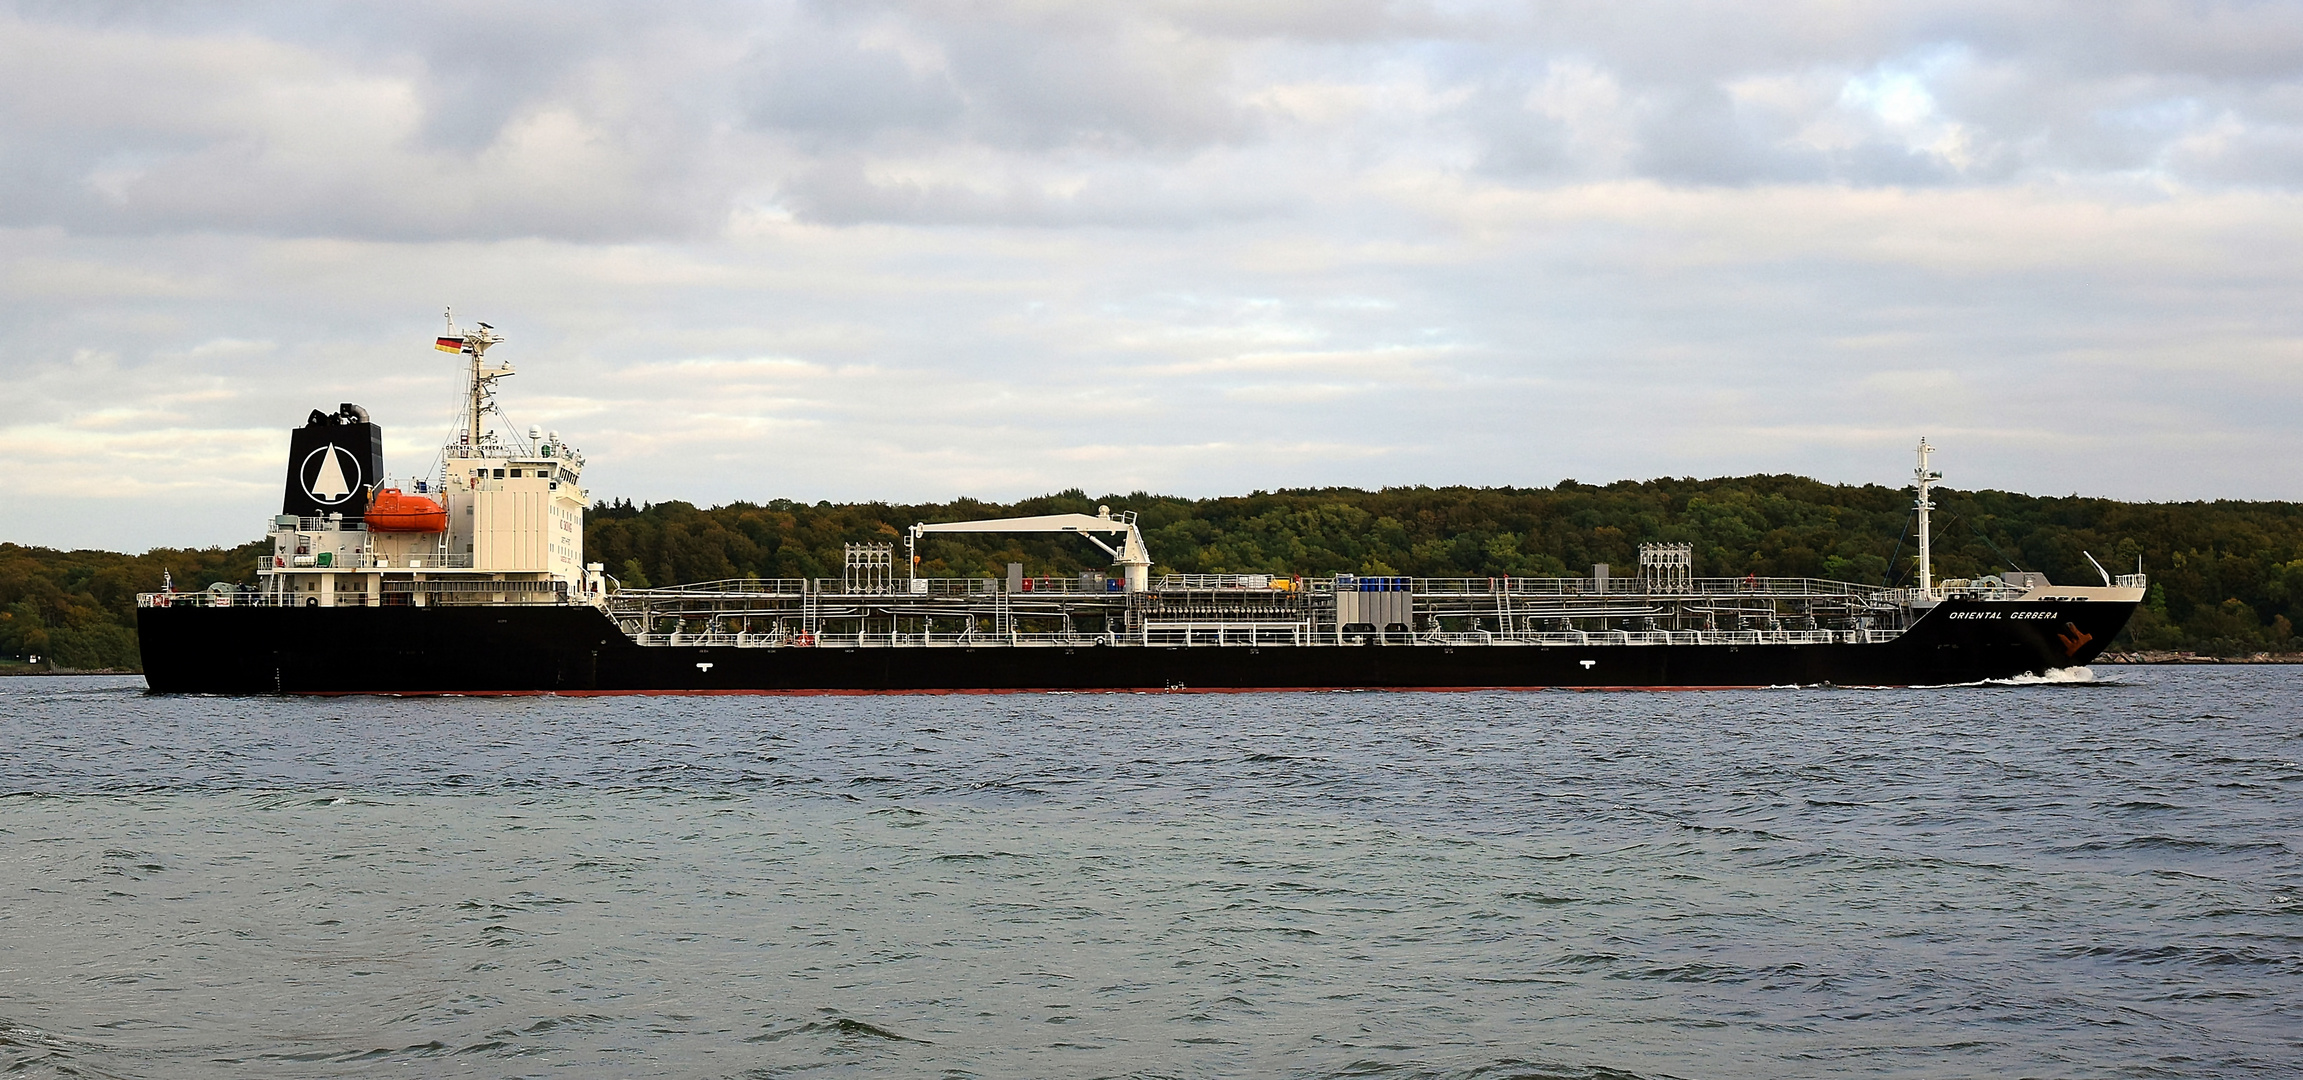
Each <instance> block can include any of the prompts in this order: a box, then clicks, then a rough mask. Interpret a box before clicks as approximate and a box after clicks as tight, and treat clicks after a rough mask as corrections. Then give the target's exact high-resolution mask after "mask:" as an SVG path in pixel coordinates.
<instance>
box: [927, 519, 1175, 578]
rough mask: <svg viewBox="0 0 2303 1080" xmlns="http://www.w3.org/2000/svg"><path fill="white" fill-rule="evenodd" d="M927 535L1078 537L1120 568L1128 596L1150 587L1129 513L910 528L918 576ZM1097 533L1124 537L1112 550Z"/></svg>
mask: <svg viewBox="0 0 2303 1080" xmlns="http://www.w3.org/2000/svg"><path fill="white" fill-rule="evenodd" d="M927 533H1078V534H1079V535H1080V536H1082V537H1084V538H1086V540H1087V542H1088V543H1091V544H1094V545H1095V546H1097V547H1099V548H1102V549H1103V550H1104V554H1106V555H1110V556H1111V557H1112V565H1113V566H1116V567H1119V568H1120V578H1121V580H1123V581H1125V582H1126V583H1127V584H1126V586H1125V588H1126V589H1127V591H1129V592H1142V591H1144V590H1145V589H1146V588H1148V587H1150V584H1151V564H1152V561H1151V553H1150V552H1149V551H1147V550H1146V549H1145V548H1144V536H1143V532H1142V530H1140V529H1137V528H1136V515H1135V511H1133V510H1123V511H1121V512H1120V513H1119V514H1118V515H1117V516H1114V515H1113V514H1112V508H1111V507H1108V506H1099V507H1096V513H1095V516H1094V517H1089V516H1088V515H1086V514H1046V515H1043V516H1040V517H1019V518H991V519H989V520H985V521H942V522H937V523H935V524H933V525H926V524H921V525H914V526H912V531H911V534H910V535H909V536H907V537H905V538H904V539H905V546H906V548H907V549H909V550H907V551H906V554H907V555H909V556H911V558H910V559H908V560H907V562H908V563H909V564H910V565H911V566H912V567H913V571H912V572H913V574H915V575H916V574H917V573H918V565H919V557H918V546H919V539H920V537H921V536H923V535H925V534H927ZM1097 533H1124V534H1126V535H1124V536H1123V537H1122V538H1121V539H1120V541H1119V546H1117V547H1114V546H1112V545H1111V544H1107V543H1105V542H1103V541H1102V540H1100V539H1097V538H1096V535H1095V534H1097Z"/></svg>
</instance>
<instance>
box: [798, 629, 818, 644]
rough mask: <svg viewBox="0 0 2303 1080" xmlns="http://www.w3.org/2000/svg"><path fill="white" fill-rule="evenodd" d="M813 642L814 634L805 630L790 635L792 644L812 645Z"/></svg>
mask: <svg viewBox="0 0 2303 1080" xmlns="http://www.w3.org/2000/svg"><path fill="white" fill-rule="evenodd" d="M815 643H816V635H814V634H810V633H807V632H806V631H802V632H800V633H798V634H794V635H792V644H794V645H813V644H815Z"/></svg>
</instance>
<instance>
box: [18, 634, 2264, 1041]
mask: <svg viewBox="0 0 2303 1080" xmlns="http://www.w3.org/2000/svg"><path fill="white" fill-rule="evenodd" d="M2299 680H2303V670H2298V669H2290V668H2274V667H2262V668H2241V669H2215V670H2201V669H2194V668H2127V669H2117V668H2107V669H2102V675H2101V681H2098V682H2094V683H2082V684H2077V685H2034V686H2006V687H1971V688H1961V689H1938V690H1893V691H1817V690H1807V691H1795V690H1778V691H1754V692H1715V693H1666V694H1651V693H1609V694H1575V693H1495V694H1378V693H1365V694H1282V695H1050V696H1030V695H1016V696H997V697H946V698H916V697H897V698H853V697H839V698H653V699H651V698H637V699H635V698H614V699H581V700H554V699H514V700H497V699H431V700H390V699H376V700H368V699H319V700H291V701H273V700H230V699H200V698H191V699H162V698H151V697H146V696H144V695H143V694H142V693H140V692H139V691H138V690H137V686H139V685H140V684H139V683H137V681H136V680H133V679H127V680H122V679H32V678H26V679H12V680H0V792H10V793H13V794H9V795H7V796H6V797H4V798H0V855H4V859H5V863H4V865H5V871H6V872H5V874H4V875H0V1069H5V1070H7V1071H8V1072H9V1073H10V1074H11V1075H22V1076H33V1077H42V1076H126V1077H170V1078H175V1077H251V1076H253V1077H264V1076H283V1077H285V1076H296V1077H340V1076H370V1075H392V1076H400V1075H413V1076H488V1077H495V1076H547V1075H566V1076H676V1077H690V1076H695V1077H719V1076H731V1077H732V1076H782V1075H790V1074H802V1073H805V1074H808V1075H815V1076H845V1075H863V1074H867V1073H868V1074H872V1075H882V1074H889V1075H918V1076H981V1077H1009V1076H1067V1077H1068V1076H1081V1077H1090V1076H1160V1077H1165V1076H1209V1077H1216V1076H1225V1077H1229V1076H1244V1075H1268V1076H1283V1077H1419V1078H1421V1077H1484V1078H1499V1077H1579V1078H1600V1077H1666V1076H1670V1077H1697V1076H1701V1077H1780V1076H1791V1075H1797V1076H1872V1075H1890V1076H1944V1077H1969V1076H1980V1075H2006V1076H2026V1075H2027V1076H2073V1077H2094V1076H2120V1077H2161V1076H2202V1077H2204V1076H2241V1075H2262V1076H2272V1075H2285V1076H2294V1075H2303V1070H2299V1067H2298V1065H2297V1064H2296V1063H2297V1062H2298V1061H2299V1060H2303V1017H2299V1016H2298V1011H2299V1010H2303V859H2299V857H2298V848H2299V846H2303V831H2299V828H2298V826H2299V825H2303V809H2299V806H2298V800H2297V798H2296V796H2297V795H2298V794H2299V793H2303V765H2299V764H2298V762H2299V761H2303V719H2299V718H2303V707H2299V706H2298V704H2297V695H2296V690H2297V688H2298V682H2299Z"/></svg>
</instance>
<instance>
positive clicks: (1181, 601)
mask: <svg viewBox="0 0 2303 1080" xmlns="http://www.w3.org/2000/svg"><path fill="white" fill-rule="evenodd" d="M501 340H502V339H501V337H500V336H499V335H498V334H496V333H495V331H494V330H493V328H491V327H489V326H488V324H486V323H481V324H479V325H478V326H477V327H475V328H473V329H471V330H460V329H457V328H456V326H455V324H454V323H453V322H452V321H451V322H450V324H449V333H448V334H447V335H446V336H443V337H440V338H438V339H437V341H436V342H435V345H436V347H437V348H439V349H441V350H442V351H449V352H455V353H457V354H459V355H460V356H461V357H464V358H467V359H468V365H467V370H466V372H465V379H466V382H465V390H464V394H463V405H462V413H463V416H462V419H461V423H460V424H459V430H457V431H456V432H455V433H454V434H453V435H451V436H450V438H449V439H448V441H447V444H446V445H445V446H444V447H443V448H442V449H441V453H440V456H439V458H438V459H437V462H436V464H435V466H434V467H433V468H432V470H431V471H430V473H429V475H427V476H425V477H424V478H422V479H415V480H410V481H408V482H406V483H404V484H393V483H391V482H390V481H389V480H388V479H387V477H386V474H385V472H384V454H383V432H382V429H381V428H380V427H378V426H377V425H376V424H375V423H374V421H373V420H372V419H371V418H370V417H369V415H368V414H367V412H366V411H365V410H363V409H361V408H360V407H359V406H357V405H350V404H346V405H342V406H340V407H338V408H337V409H336V410H335V411H333V412H325V411H321V410H314V411H313V412H312V413H311V415H310V417H309V418H308V419H307V422H306V423H305V424H304V426H302V427H301V428H298V429H296V430H295V431H294V432H292V433H291V435H290V437H289V454H288V469H287V485H286V491H285V493H284V496H283V500H282V506H281V512H280V513H279V514H278V515H277V516H275V517H273V518H272V520H271V523H270V526H269V530H268V532H269V538H270V541H271V553H270V554H268V555H265V556H263V557H262V558H261V559H260V560H259V561H258V565H257V566H256V568H255V569H256V574H255V580H256V584H255V585H254V586H252V587H250V586H235V585H231V584H229V583H218V584H217V585H215V586H212V587H210V588H209V589H207V590H203V591H199V592H173V591H163V592H158V593H146V594H143V595H141V596H139V597H138V598H137V605H138V611H137V630H138V632H139V634H140V635H141V638H142V647H143V660H144V672H145V679H146V681H147V682H148V684H149V685H150V687H151V689H152V690H153V691H155V692H159V693H216V694H618V693H641V694H673V693H843V692H849V693H903V692H915V693H933V692H998V691H1059V690H1123V691H1125V690H1154V691H1156V690H1170V691H1199V690H1278V689H1299V688H1328V689H1344V688H1371V689H1372V688H1395V689H1483V688H1548V687H1566V688H1594V689H1597V688H1634V687H1640V688H1667V687H1669V688H1714V687H1720V688H1723V687H1754V686H1782V685H1814V684H1836V685H1843V686H1896V685H1917V684H1958V683H1972V682H1980V681H1986V680H1993V679H2005V678H2010V677H2015V676H2022V675H2026V674H2033V675H2039V674H2046V673H2049V672H2052V671H2056V670H2058V669H2067V668H2073V667H2078V666H2082V665H2084V664H2086V663H2087V662H2088V661H2090V660H2092V659H2093V658H2094V657H2095V656H2096V655H2097V654H2098V653H2100V652H2101V651H2102V650H2103V649H2104V648H2105V646H2107V645H2108V644H2109V643H2110V642H2111V639H2112V638H2113V637H2114V636H2115V635H2117V634H2118V632H2119V631H2120V630H2121V628H2123V627H2124V626H2125V625H2126V623H2127V620H2128V618H2129V616H2130V615H2131V614H2132V613H2133V612H2134V610H2135V607H2136V605H2137V604H2138V603H2139V602H2140V601H2141V600H2142V598H2143V594H2144V588H2145V586H2146V581H2145V578H2144V576H2143V575H2142V574H2140V573H2137V574H2125V575H2119V576H2117V577H2114V576H2113V575H2111V574H2110V573H2108V572H2105V571H2103V569H2102V567H2101V566H2100V564H2097V565H2096V567H2095V568H2096V570H2097V571H2098V573H2099V574H2100V575H2101V577H2102V583H2101V584H2100V585H2085V586H2075V585H2059V584H2051V583H2049V582H2048V581H2047V580H2046V578H2045V577H2044V576H2042V575H2040V574H2035V573H2017V572H2012V571H2011V572H2008V573H2005V574H2001V575H1994V576H1990V577H1984V578H1980V579H1955V580H1936V579H1935V578H1934V576H1933V571H1932V566H1931V552H1930V540H1929V534H1928V521H1927V515H1928V512H1929V511H1930V510H1931V509H1933V503H1932V501H1931V499H1930V488H1931V486H1932V485H1933V484H1934V483H1936V482H1937V481H1939V480H1940V479H1941V474H1940V473H1937V472H1934V471H1932V470H1931V469H1930V467H1929V454H1930V452H1931V451H1932V447H1930V446H1928V445H1927V443H1926V441H1925V440H1921V442H1920V444H1919V449H1918V468H1917V470H1916V472H1915V474H1914V477H1913V482H1914V490H1915V494H1916V499H1915V503H1914V509H1915V513H1916V515H1917V531H1918V559H1917V568H1916V569H1917V584H1916V586H1915V587H1910V588H1885V587H1878V586H1870V585H1861V584H1855V583H1850V582H1838V581H1825V580H1818V579H1813V578H1763V577H1756V576H1746V577H1741V578H1702V577H1696V576H1694V574H1693V559H1692V552H1691V549H1690V546H1689V545H1687V544H1684V543H1679V544H1674V543H1648V544H1642V545H1640V547H1639V564H1638V566H1637V567H1636V568H1626V569H1627V570H1631V571H1632V572H1631V573H1629V574H1615V573H1612V572H1611V570H1610V568H1609V567H1607V566H1595V567H1593V568H1592V572H1591V573H1590V574H1589V575H1586V576H1582V577H1568V578H1422V577H1392V576H1385V577H1358V576H1351V575H1336V576H1334V577H1325V578H1303V577H1295V576H1288V575H1278V574H1159V575H1154V574H1153V573H1152V572H1151V571H1152V569H1153V566H1154V564H1153V561H1152V558H1151V555H1150V553H1149V552H1148V551H1147V549H1146V548H1145V545H1144V538H1143V534H1142V531H1141V530H1140V529H1139V528H1138V526H1137V522H1136V517H1135V515H1134V514H1133V513H1129V512H1126V511H1121V512H1117V513H1115V512H1113V511H1111V510H1110V509H1109V508H1103V509H1100V510H1099V511H1098V512H1097V513H1096V514H1093V515H1090V514H1057V515H1049V516H1040V517H1026V518H1005V519H995V520H986V521H952V522H922V523H919V524H915V525H913V526H912V527H911V528H910V529H909V530H908V532H907V534H906V535H905V536H904V538H903V539H904V543H903V550H902V551H901V552H900V553H899V552H898V550H897V545H895V544H893V543H888V542H858V543H851V544H848V545H847V547H846V553H845V565H844V567H843V570H842V574H841V576H840V577H838V578H809V579H797V578H794V579H742V580H729V581H710V582H700V583H695V584H689V585H681V586H676V587H669V588H624V587H620V586H619V583H617V582H616V581H615V580H614V579H613V578H612V577H610V576H609V575H608V574H606V573H605V572H604V571H603V568H602V566H601V565H600V564H599V563H587V562H585V561H584V557H583V543H584V540H583V536H584V533H583V523H584V511H585V506H586V496H585V492H584V489H583V486H582V479H583V469H584V456H583V455H582V454H581V453H578V452H577V451H576V450H574V449H573V448H571V447H570V446H569V445H568V444H567V443H566V442H565V441H563V440H562V439H561V437H560V435H559V434H558V433H557V432H545V431H541V430H539V429H536V428H528V429H526V431H525V433H524V434H523V433H522V432H521V431H520V430H519V429H517V428H516V427H512V426H511V425H509V424H507V423H506V422H505V421H504V419H503V414H502V412H501V410H500V409H499V408H498V406H497V402H496V390H497V383H498V382H499V381H501V380H502V379H504V378H505V377H507V376H509V375H511V374H512V373H513V371H512V368H511V366H510V365H509V364H501V363H493V362H491V361H489V360H488V359H487V353H488V351H489V349H490V347H491V346H494V345H495V344H497V343H498V342H499V341H501ZM947 533H1043V534H1045V533H1072V534H1076V536H1077V537H1078V539H1079V540H1080V541H1081V542H1082V543H1085V544H1091V545H1094V546H1095V547H1096V548H1098V549H1101V551H1102V552H1103V554H1105V555H1108V556H1109V557H1110V559H1111V568H1110V570H1109V571H1106V572H1091V573H1083V574H1079V575H1076V576H1063V577H1036V576H1035V577H1027V576H1025V574H1024V573H1023V568H1022V567H1021V566H1020V565H1015V564H1010V565H1009V566H1008V568H1007V574H1006V576H1005V577H1004V578H1001V577H971V578H928V577H920V576H917V575H916V572H915V568H916V567H917V566H918V562H919V560H918V558H917V547H918V545H919V544H920V543H921V542H923V541H925V540H927V539H928V538H930V537H933V536H937V535H940V534H947Z"/></svg>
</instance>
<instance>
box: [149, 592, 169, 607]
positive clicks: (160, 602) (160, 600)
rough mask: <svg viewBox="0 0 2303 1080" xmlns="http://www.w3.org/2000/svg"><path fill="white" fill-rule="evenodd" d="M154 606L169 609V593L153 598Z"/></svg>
mask: <svg viewBox="0 0 2303 1080" xmlns="http://www.w3.org/2000/svg"><path fill="white" fill-rule="evenodd" d="M152 606H153V607H167V606H168V594H167V593H161V594H160V595H158V596H155V597H153V598H152Z"/></svg>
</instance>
